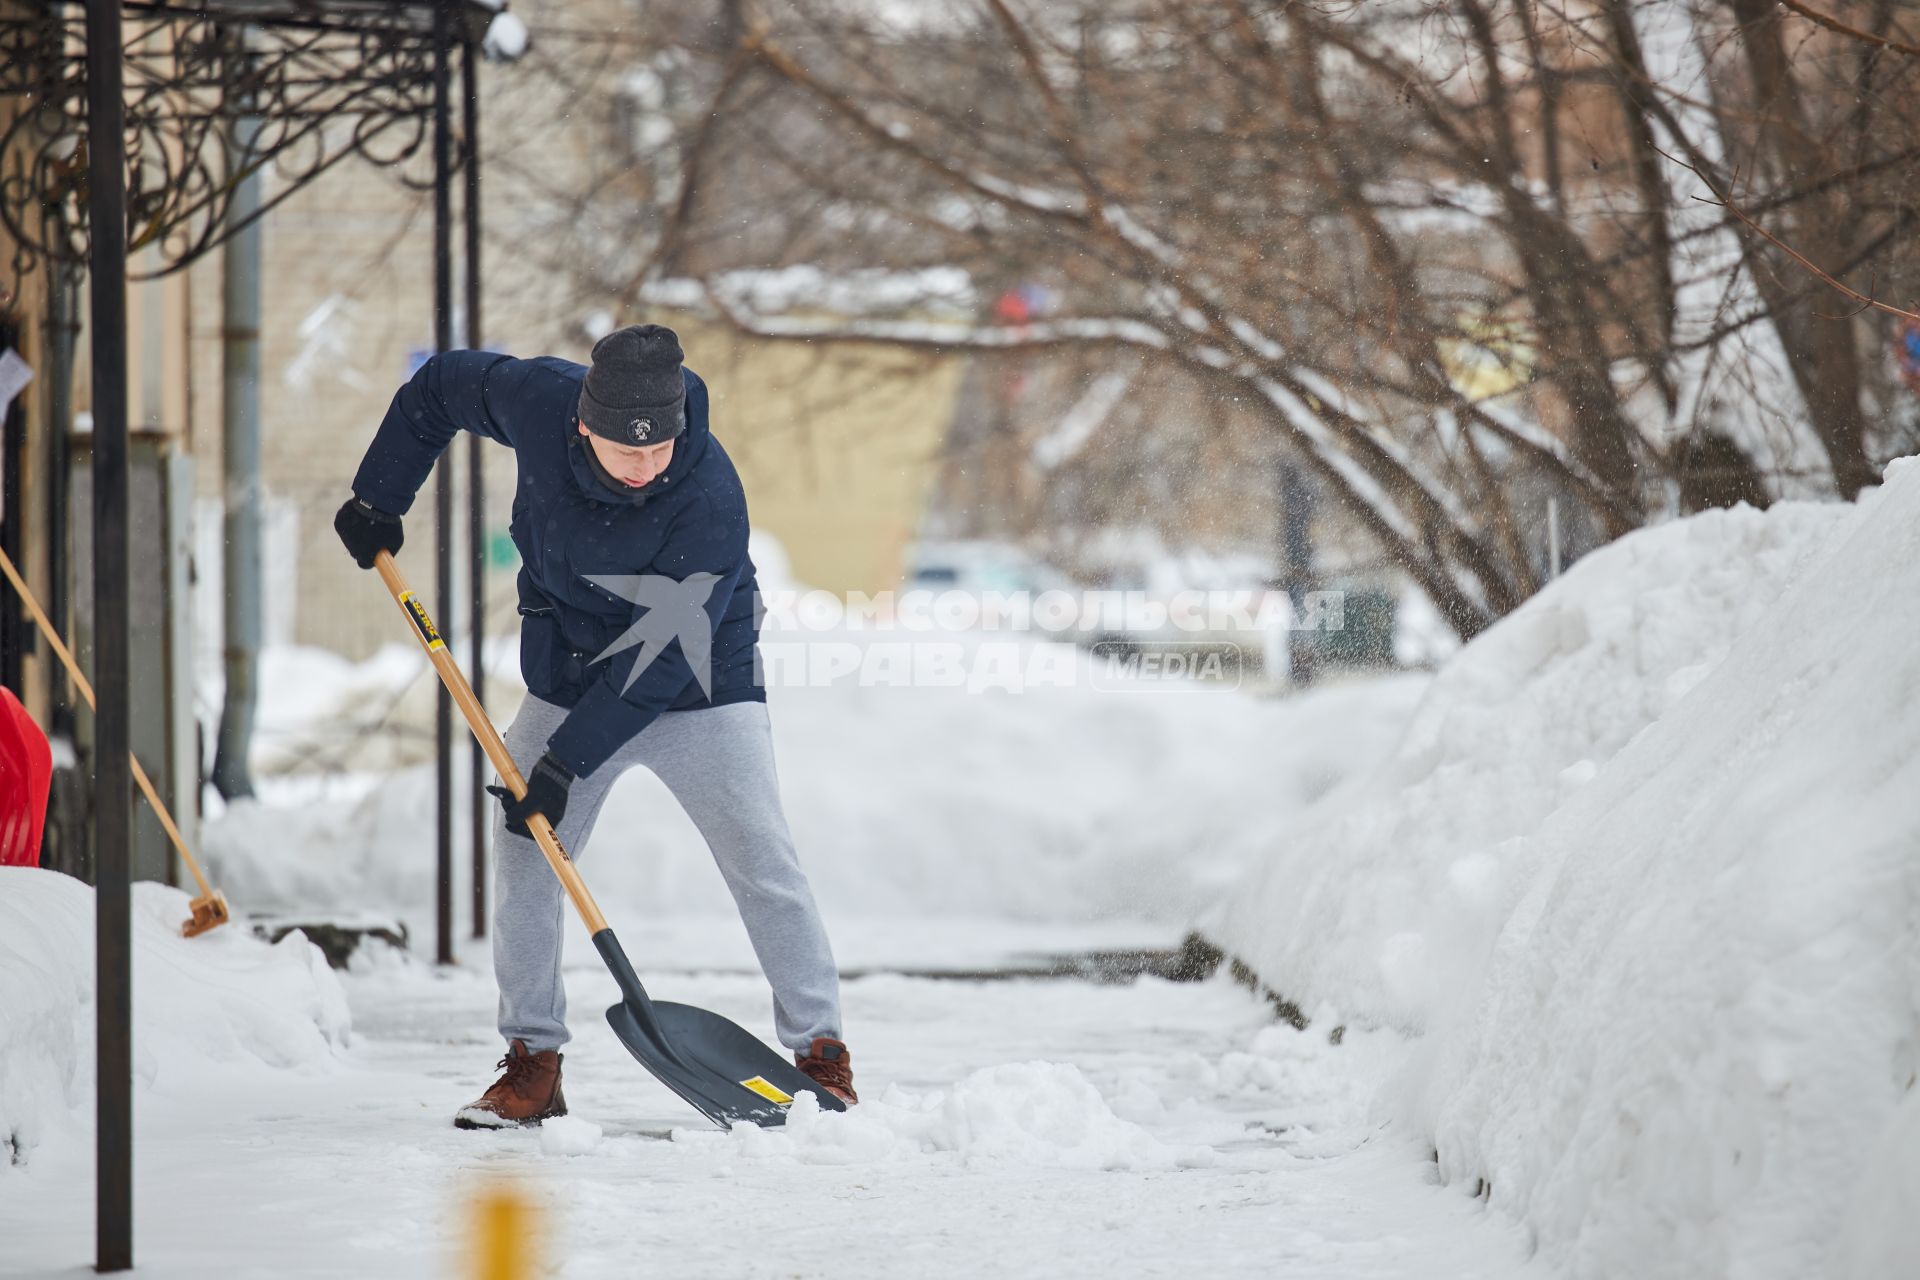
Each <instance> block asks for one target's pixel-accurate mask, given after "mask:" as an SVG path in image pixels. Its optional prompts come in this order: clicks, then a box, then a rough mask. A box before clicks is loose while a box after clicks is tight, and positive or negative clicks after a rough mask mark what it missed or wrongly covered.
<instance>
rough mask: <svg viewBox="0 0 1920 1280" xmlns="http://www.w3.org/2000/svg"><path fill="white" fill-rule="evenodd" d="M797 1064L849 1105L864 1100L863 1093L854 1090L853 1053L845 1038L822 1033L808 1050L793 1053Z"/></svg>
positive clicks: (816, 1082) (817, 1082)
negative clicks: (833, 1038) (861, 1096)
mask: <svg viewBox="0 0 1920 1280" xmlns="http://www.w3.org/2000/svg"><path fill="white" fill-rule="evenodd" d="M793 1065H794V1066H796V1067H798V1068H800V1070H801V1071H803V1072H805V1073H806V1075H807V1076H808V1077H810V1078H811V1079H812V1080H813V1082H814V1083H815V1084H817V1085H819V1086H820V1087H821V1088H822V1089H825V1090H826V1091H827V1092H828V1093H830V1094H832V1095H833V1096H834V1097H836V1098H838V1099H840V1101H842V1102H844V1103H846V1104H847V1105H848V1106H852V1105H854V1104H855V1103H856V1102H858V1101H860V1095H859V1094H857V1093H855V1092H854V1091H853V1057H852V1055H850V1054H849V1053H848V1052H847V1046H846V1045H845V1044H844V1043H843V1042H841V1041H839V1040H830V1039H828V1038H827V1037H826V1036H821V1037H820V1038H818V1039H817V1040H815V1041H814V1042H813V1043H812V1044H811V1045H809V1046H808V1049H807V1052H806V1053H804V1054H799V1053H796V1054H794V1055H793Z"/></svg>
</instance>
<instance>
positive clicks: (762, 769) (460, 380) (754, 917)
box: [334, 325, 856, 1128]
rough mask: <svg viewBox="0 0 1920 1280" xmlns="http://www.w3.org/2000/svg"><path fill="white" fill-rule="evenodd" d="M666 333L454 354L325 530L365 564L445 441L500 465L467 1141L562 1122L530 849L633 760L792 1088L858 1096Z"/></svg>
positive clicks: (406, 396)
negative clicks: (486, 896) (767, 1012)
mask: <svg viewBox="0 0 1920 1280" xmlns="http://www.w3.org/2000/svg"><path fill="white" fill-rule="evenodd" d="M682 358H683V357H682V353H681V350H680V342H679V339H678V338H677V337H676V336H675V334H674V332H673V331H672V330H671V329H667V328H664V327H662V326H660V325H637V326H633V327H631V328H626V329H621V330H618V331H616V332H614V333H610V334H608V335H607V336H606V337H604V338H602V339H601V340H600V341H599V342H598V343H596V344H595V345H594V348H593V357H592V359H593V363H592V365H591V366H582V365H579V364H575V363H573V362H571V361H568V360H562V359H558V358H555V357H542V358H539V359H534V360H518V359H514V358H513V357H510V356H503V355H496V354H493V353H491V352H483V351H452V352H448V353H446V354H445V355H441V356H436V357H434V358H433V359H431V360H429V361H427V362H426V364H425V365H424V366H422V367H421V369H420V371H419V372H418V373H417V374H415V375H414V377H413V378H412V380H411V381H409V382H408V383H407V384H406V385H405V386H403V387H402V388H401V389H400V391H399V393H398V394H397V395H395V396H394V400H393V405H392V407H390V408H389V409H388V410H387V416H386V418H385V420H384V421H382V422H381V424H380V429H379V431H378V432H377V433H376V434H375V436H374V440H373V443H372V445H371V446H369V448H368V449H367V455H366V457H365V459H364V460H363V461H362V462H361V464H360V469H359V471H358V473H357V474H356V475H355V476H354V480H353V493H354V496H353V497H352V498H351V499H349V500H348V501H347V502H346V504H345V505H343V506H342V507H341V508H340V511H339V513H338V514H337V515H336V516H335V517H334V528H335V530H336V531H337V532H338V533H339V535H340V539H341V541H342V542H344V543H345V544H346V546H347V550H348V551H349V552H350V553H352V555H353V558H354V561H355V562H356V563H357V564H359V565H360V567H361V568H363V569H368V568H372V567H373V565H374V560H375V557H376V556H377V555H378V554H379V553H380V552H382V551H386V552H389V553H391V552H395V551H398V550H399V548H400V545H401V541H402V536H401V517H402V516H403V515H405V514H406V512H407V510H408V508H409V507H411V506H412V505H413V500H414V497H415V495H416V494H417V493H418V492H419V489H420V486H421V485H422V484H424V483H425V481H426V478H427V476H428V474H429V473H430V472H431V471H432V469H433V465H434V462H435V460H436V459H437V458H438V457H439V456H440V454H441V452H442V451H443V450H445V449H446V447H447V445H448V444H449V443H450V442H451V441H452V439H453V437H454V434H455V432H457V431H460V430H467V431H472V432H475V433H476V434H479V435H483V436H486V437H487V438H489V439H492V440H496V441H498V442H500V443H501V444H504V445H506V446H507V447H508V448H510V449H512V450H513V451H514V455H515V457H516V459H517V460H518V463H519V468H520V474H519V485H518V488H517V490H516V493H515V496H514V502H513V522H512V535H513V541H514V545H515V546H516V547H518V548H519V550H520V558H521V569H520V578H519V592H520V615H521V619H522V621H521V632H520V669H521V674H522V675H523V676H524V678H525V680H526V684H527V699H526V702H525V703H524V704H523V705H522V706H521V709H520V712H519V714H518V715H517V716H515V717H514V721H513V724H512V726H511V727H510V728H509V729H508V730H507V733H506V735H505V736H506V744H507V748H508V751H509V752H510V753H511V754H512V756H513V760H514V763H515V764H516V765H517V766H518V767H519V768H520V771H521V772H522V773H523V774H524V775H525V776H526V783H527V786H526V794H525V796H524V797H522V798H520V799H518V800H516V799H514V798H512V797H511V796H509V795H508V794H506V792H505V790H504V789H503V788H492V790H494V791H495V793H496V794H498V795H499V796H500V797H501V802H502V812H501V814H500V817H499V818H498V820H497V821H496V822H495V824H494V842H493V847H494V884H495V894H494V916H493V922H494V930H493V966H494V975H495V977H496V979H497V980H498V982H499V986H500V1013H499V1025H500V1034H501V1035H502V1036H503V1037H504V1038H505V1039H506V1041H507V1054H506V1056H505V1057H504V1058H503V1059H502V1060H501V1061H500V1063H499V1064H498V1065H499V1066H500V1067H502V1068H503V1069H504V1073H503V1074H502V1075H501V1077H500V1079H499V1080H498V1081H496V1082H495V1083H494V1085H493V1086H492V1087H491V1088H489V1089H488V1090H487V1091H486V1093H485V1094H483V1095H482V1096H481V1097H480V1098H479V1099H478V1100H476V1101H474V1102H473V1103H470V1104H469V1105H467V1106H466V1107H463V1108H461V1109H460V1111H459V1113H458V1114H457V1115H456V1116H455V1119H454V1123H455V1124H456V1125H458V1126H460V1127H461V1128H503V1127H507V1126H512V1125H528V1124H538V1123H540V1122H541V1121H542V1120H546V1119H551V1118H552V1117H555V1116H561V1115H565V1114H566V1110H567V1107H566V1100H565V1096H564V1095H563V1093H562V1092H561V1081H560V1067H561V1054H560V1052H559V1050H560V1046H562V1045H564V1044H565V1043H566V1042H567V1040H568V1038H569V1037H568V1033H567V1027H566V993H565V991H564V989H563V988H562V986H561V980H560V949H561V929H560V925H561V911H562V908H563V895H562V890H561V887H560V884H559V882H558V881H556V880H555V879H554V877H553V875H552V874H551V873H550V872H549V870H548V868H547V865H546V862H545V859H544V857H543V856H542V854H541V853H540V850H539V848H538V847H537V846H536V845H535V843H534V841H533V840H532V839H531V838H530V836H529V832H528V828H527V825H526V824H527V821H528V819H529V818H531V817H532V816H533V815H535V814H541V815H543V816H544V817H545V818H546V819H547V821H549V822H551V823H552V824H553V826H554V828H555V829H556V831H557V833H558V835H559V837H560V840H561V843H562V844H563V845H565V846H566V847H567V848H569V849H575V850H578V849H581V848H583V847H584V846H585V844H586V842H587V838H588V836H589V835H591V833H592V831H593V826H594V821H595V819H596V818H597V817H598V816H599V813H600V806H601V804H602V803H603V802H604V801H605V800H606V797H607V792H608V790H609V789H610V788H611V787H612V785H613V783H614V781H615V780H616V779H617V778H619V777H620V775H621V774H623V773H625V772H626V771H627V770H629V769H631V768H633V767H635V766H636V765H643V766H645V767H646V768H648V769H651V770H652V771H653V772H654V773H655V774H657V775H658V776H659V778H660V780H661V781H663V782H665V783H666V784H667V786H668V788H669V789H670V790H671V791H672V792H673V794H674V798H675V799H677V800H678V801H679V802H680V804H681V806H682V807H683V808H684V809H685V810H686V811H687V815H688V816H689V817H690V818H692V819H693V822H694V825H695V826H697V827H698V828H699V829H700V833H701V835H702V836H703V837H705V839H706V841H707V845H708V847H709V848H710V849H711V850H712V852H713V856H714V860H715V862H717V863H718V864H719V867H720V872H721V874H722V875H723V876H724V877H725V878H726V881H727V887H728V888H729V889H730V890H731V891H732V893H733V898H734V902H735V903H736V904H737V905H738V906H739V908H740V915H741V918H742V920H743V921H744V922H745V924H746V927H747V933H748V935H749V936H750V937H751V939H752V942H753V948H754V952H755V954H756V955H757V956H758V957H759V959H760V966H761V968H762V970H764V971H765V973H766V975H767V980H768V982H769V983H770V984H771V985H772V987H773V1006H774V1025H775V1030H776V1032H777V1033H778V1035H779V1038H780V1041H781V1042H782V1043H783V1044H785V1045H786V1046H787V1047H788V1048H789V1049H792V1050H793V1051H794V1060H795V1062H796V1064H797V1065H798V1066H799V1068H800V1070H801V1071H803V1072H805V1073H806V1074H807V1075H808V1076H809V1077H810V1078H811V1079H813V1080H814V1081H816V1082H817V1083H818V1084H820V1085H821V1086H822V1087H824V1088H826V1089H828V1090H830V1091H831V1092H832V1093H833V1094H835V1095H836V1096H837V1097H840V1098H842V1099H843V1100H845V1101H847V1102H853V1101H856V1097H855V1094H854V1090H853V1074H852V1070H851V1060H850V1058H849V1056H848V1053H847V1046H846V1044H845V1043H844V1042H843V1041H842V1040H841V1038H840V1037H841V1028H840V988H839V975H838V973H837V971H836V970H835V968H834V962H833V953H832V950H831V948H830V947H829V946H828V943H827V935H826V929H825V927H824V926H823V925H822V923H821V920H820V914H819V912H818V910H817V909H816V908H815V906H814V901H813V892H812V890H811V888H810V887H809V886H808V884H807V879H806V876H805V874H804V873H803V872H802V871H801V869H800V863H799V859H798V857H797V856H796V855H795V852H794V848H793V840H792V837H791V836H790V835H789V834H788V831H787V822H786V817H785V814H784V813H783V812H782V810H781V807H780V793H779V788H778V784H777V782H776V780H775V777H774V764H773V740H772V736H771V733H770V731H769V725H768V720H767V709H766V690H765V687H764V685H763V684H762V682H761V680H760V674H759V669H758V663H757V661H756V656H755V648H756V645H757V644H758V642H759V629H760V621H759V609H758V605H757V601H756V584H755V580H754V569H753V562H752V561H751V560H750V559H749V558H748V555H747V533H748V525H747V504H746V496H745V494H744V493H743V492H742V490H741V487H740V477H739V476H738V474H737V473H736V472H735V471H734V468H733V463H732V462H731V461H730V460H729V459H728V457H727V455H726V451H725V450H723V449H722V448H721V447H720V442H719V441H718V440H716V439H714V438H713V436H712V434H711V433H710V432H709V430H708V427H707V388H706V384H705V383H703V382H702V381H701V380H700V379H699V378H698V377H696V376H695V375H694V373H693V372H692V371H691V370H689V369H686V368H685V367H684V366H683V365H682V363H681V361H682Z"/></svg>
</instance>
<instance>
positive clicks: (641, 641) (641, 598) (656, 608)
mask: <svg viewBox="0 0 1920 1280" xmlns="http://www.w3.org/2000/svg"><path fill="white" fill-rule="evenodd" d="M582 576H583V577H584V578H585V579H586V580H587V581H588V582H591V583H592V584H593V585H594V586H596V587H599V588H601V589H603V590H606V591H611V592H612V593H613V594H614V595H616V596H619V597H620V598H621V599H622V600H625V601H628V602H629V603H631V604H632V605H634V606H635V609H636V611H637V612H638V616H637V617H636V618H635V619H634V621H633V625H632V626H629V627H628V628H627V629H626V631H624V632H622V633H621V635H620V638H619V639H618V640H615V641H614V642H613V643H612V644H610V645H608V646H607V647H606V648H605V649H603V650H602V651H601V652H600V653H599V654H597V655H596V656H595V657H594V659H593V660H594V661H595V662H602V661H605V660H606V659H608V658H611V657H612V656H613V655H615V654H616V653H624V652H625V651H627V650H628V649H632V648H636V647H637V648H638V649H639V650H640V652H639V654H638V655H637V656H635V658H634V660H633V669H632V670H631V671H629V672H627V682H626V683H625V684H624V685H622V686H621V688H620V692H622V693H625V692H626V691H627V690H628V689H631V688H633V682H634V681H635V680H638V679H639V678H640V673H641V672H642V671H645V670H646V669H647V668H648V667H650V666H652V665H653V662H654V659H656V658H658V657H659V656H660V655H661V654H662V653H665V652H666V650H667V646H668V645H670V644H672V643H673V642H674V641H675V640H678V641H679V642H680V653H681V655H682V656H683V657H685V658H686V660H687V665H688V666H689V667H691V668H692V669H693V678H694V679H695V680H698V681H699V682H700V691H701V692H702V693H704V694H706V695H707V696H708V697H712V696H713V621H712V619H710V618H708V617H707V600H708V598H709V597H711V596H712V595H713V588H714V585H715V584H716V583H718V582H719V581H720V575H719V574H717V573H705V572H702V573H693V574H688V575H687V577H686V578H685V580H683V581H675V580H674V579H672V578H669V577H667V576H666V575H665V574H659V573H642V574H591V573H590V574H583V575H582Z"/></svg>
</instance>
